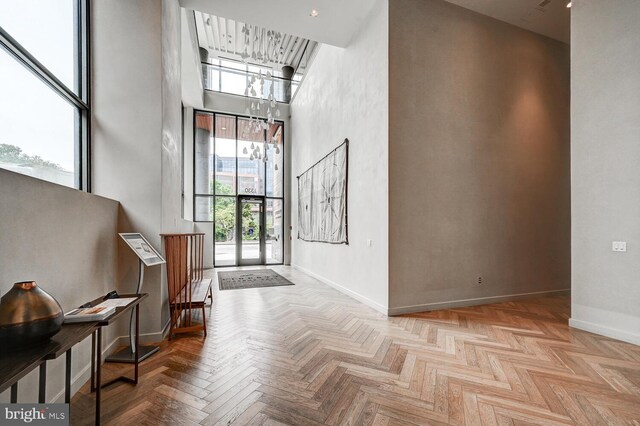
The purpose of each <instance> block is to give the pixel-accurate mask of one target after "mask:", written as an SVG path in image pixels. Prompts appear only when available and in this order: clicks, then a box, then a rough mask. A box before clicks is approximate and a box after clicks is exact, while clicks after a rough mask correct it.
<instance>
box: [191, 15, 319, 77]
mask: <svg viewBox="0 0 640 426" xmlns="http://www.w3.org/2000/svg"><path fill="white" fill-rule="evenodd" d="M194 17H195V23H196V29H197V34H198V43H199V44H200V47H204V48H205V49H207V50H208V51H209V53H210V54H212V55H215V56H217V57H222V58H227V59H235V60H238V61H242V60H243V58H242V56H241V55H242V53H243V52H245V53H246V54H247V55H249V58H247V59H248V62H250V63H253V64H259V63H261V62H260V61H261V59H262V58H261V57H256V56H255V55H256V54H258V55H260V51H261V48H264V46H265V40H266V39H267V37H268V36H267V35H268V34H270V33H271V30H270V29H269V28H264V27H260V26H252V25H249V24H245V23H244V22H241V21H236V20H233V19H227V18H223V17H220V16H215V15H211V14H208V13H204V12H199V11H195V12H194ZM244 31H249V32H250V34H251V36H247V37H245V34H244ZM247 41H248V42H247ZM314 47H315V42H311V41H309V40H307V39H304V38H302V37H298V36H294V35H290V34H281V36H280V38H279V40H278V41H277V42H275V46H274V49H272V50H274V51H277V52H278V54H277V55H274V56H273V57H272V59H273V60H271V61H268V63H266V64H265V65H268V66H270V67H275V68H277V69H280V68H282V66H283V65H289V66H291V67H293V68H294V69H297V68H298V65H299V64H300V62H301V61H302V59H303V55H304V54H307V53H309V54H310V53H311V52H312V51H313V49H314ZM265 60H266V59H265Z"/></svg>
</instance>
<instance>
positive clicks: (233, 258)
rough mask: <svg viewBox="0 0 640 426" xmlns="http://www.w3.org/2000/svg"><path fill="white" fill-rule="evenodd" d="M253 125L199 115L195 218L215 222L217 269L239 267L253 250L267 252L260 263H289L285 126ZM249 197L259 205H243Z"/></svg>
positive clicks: (233, 118)
mask: <svg viewBox="0 0 640 426" xmlns="http://www.w3.org/2000/svg"><path fill="white" fill-rule="evenodd" d="M252 124H254V123H252V121H251V120H250V119H249V118H247V117H243V116H237V115H229V114H222V113H212V112H204V111H197V112H196V113H195V115H194V145H195V146H194V192H195V193H194V217H195V220H196V221H197V222H212V223H213V231H214V244H215V246H214V265H215V266H234V265H237V264H239V260H240V259H238V253H244V254H248V255H249V256H251V253H252V251H256V254H257V252H258V251H260V252H264V253H263V255H262V256H261V257H260V258H261V259H263V262H261V263H265V264H282V263H283V261H284V131H285V129H284V123H283V122H279V121H277V122H275V123H272V124H265V126H263V128H262V129H261V130H256V126H255V125H252ZM265 127H266V128H265ZM256 154H257V155H256ZM247 197H251V198H253V199H255V200H258V203H242V204H239V203H240V202H241V200H243V199H246V198H247ZM263 226H264V228H263ZM258 230H259V231H258ZM239 246H241V248H239ZM241 255H242V254H241ZM256 258H257V257H256Z"/></svg>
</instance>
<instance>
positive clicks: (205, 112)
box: [192, 108, 287, 268]
mask: <svg viewBox="0 0 640 426" xmlns="http://www.w3.org/2000/svg"><path fill="white" fill-rule="evenodd" d="M198 114H203V115H209V116H211V117H212V121H213V127H212V135H213V152H214V156H215V152H216V149H215V143H216V142H215V140H216V137H215V135H216V115H222V116H227V117H233V118H235V126H236V138H235V139H236V158H235V161H236V168H235V183H236V192H235V194H234V195H223V194H216V191H215V165H214V174H213V175H214V185H213V193H211V194H200V193H197V192H196V149H195V143H196V138H195V136H196V117H197V116H198ZM238 119H246V120H250V119H251V117H249V116H247V115H243V114H234V113H228V112H223V111H211V110H206V109H195V108H194V110H193V121H192V132H193V144H194V149H193V158H192V160H193V168H192V170H193V206H192V208H193V210H192V211H193V222H194V223H211V224H212V226H213V265H214V267H215V268H224V267H235V266H237V259H236V265H216V264H215V261H216V253H215V245H216V238H215V235H216V229H215V226H216V225H215V223H216V218H215V202H216V198H217V197H228V198H233V199H234V200H235V202H236V207H237V205H238V199H239V197H241V196H247V197H252V196H253V197H256V198H262V199H264V206H265V209H266V206H267V202H268V200H281V201H282V230H283V240H282V248H283V250H284V247H285V240H284V234H285V233H286V230H285V224H286V223H287V222H286V216H287V212H286V209H285V205H286V201H285V200H286V197H285V196H286V186H285V183H286V148H285V145H286V132H287V129H286V126H285V122H284V120H274V122H275V123H278V124H279V125H280V126H282V196H281V197H275V196H268V195H267V171H266V170H265V179H264V194H263V195H253V194H241V193H240V192H239V190H238V189H239V188H238V140H239V139H238ZM260 120H263V121H267V119H266V118H260ZM265 132H266V130H265ZM265 137H266V133H265ZM204 197H208V198H210V199H212V200H213V206H214V213H213V220H197V217H196V203H197V199H198V198H204ZM265 215H266V212H265ZM265 220H266V216H265ZM266 265H268V266H278V265H284V252H283V257H282V262H280V263H266Z"/></svg>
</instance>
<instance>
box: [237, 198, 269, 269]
mask: <svg viewBox="0 0 640 426" xmlns="http://www.w3.org/2000/svg"><path fill="white" fill-rule="evenodd" d="M236 200H237V201H236V265H237V266H254V265H265V264H266V263H267V262H266V261H267V250H266V248H267V241H266V235H265V230H266V229H267V226H266V216H267V214H266V209H267V198H266V197H265V196H263V195H238V197H237V198H236ZM243 200H253V201H256V203H255V204H258V203H259V205H260V223H259V224H258V227H259V232H260V238H259V239H258V250H259V253H260V254H259V256H258V258H256V259H243V258H242V244H243V239H242V202H243Z"/></svg>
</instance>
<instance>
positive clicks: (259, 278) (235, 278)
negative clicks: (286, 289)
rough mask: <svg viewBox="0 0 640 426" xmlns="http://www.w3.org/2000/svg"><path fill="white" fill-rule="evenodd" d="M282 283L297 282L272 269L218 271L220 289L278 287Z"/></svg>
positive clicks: (290, 283)
mask: <svg viewBox="0 0 640 426" xmlns="http://www.w3.org/2000/svg"><path fill="white" fill-rule="evenodd" d="M282 285H295V284H293V283H292V282H291V281H289V280H288V279H286V278H285V277H283V276H282V275H280V274H277V273H275V272H273V271H272V270H271V269H249V270H244V271H228V272H218V288H219V289H220V290H238V289H242V288H260V287H278V286H282Z"/></svg>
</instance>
